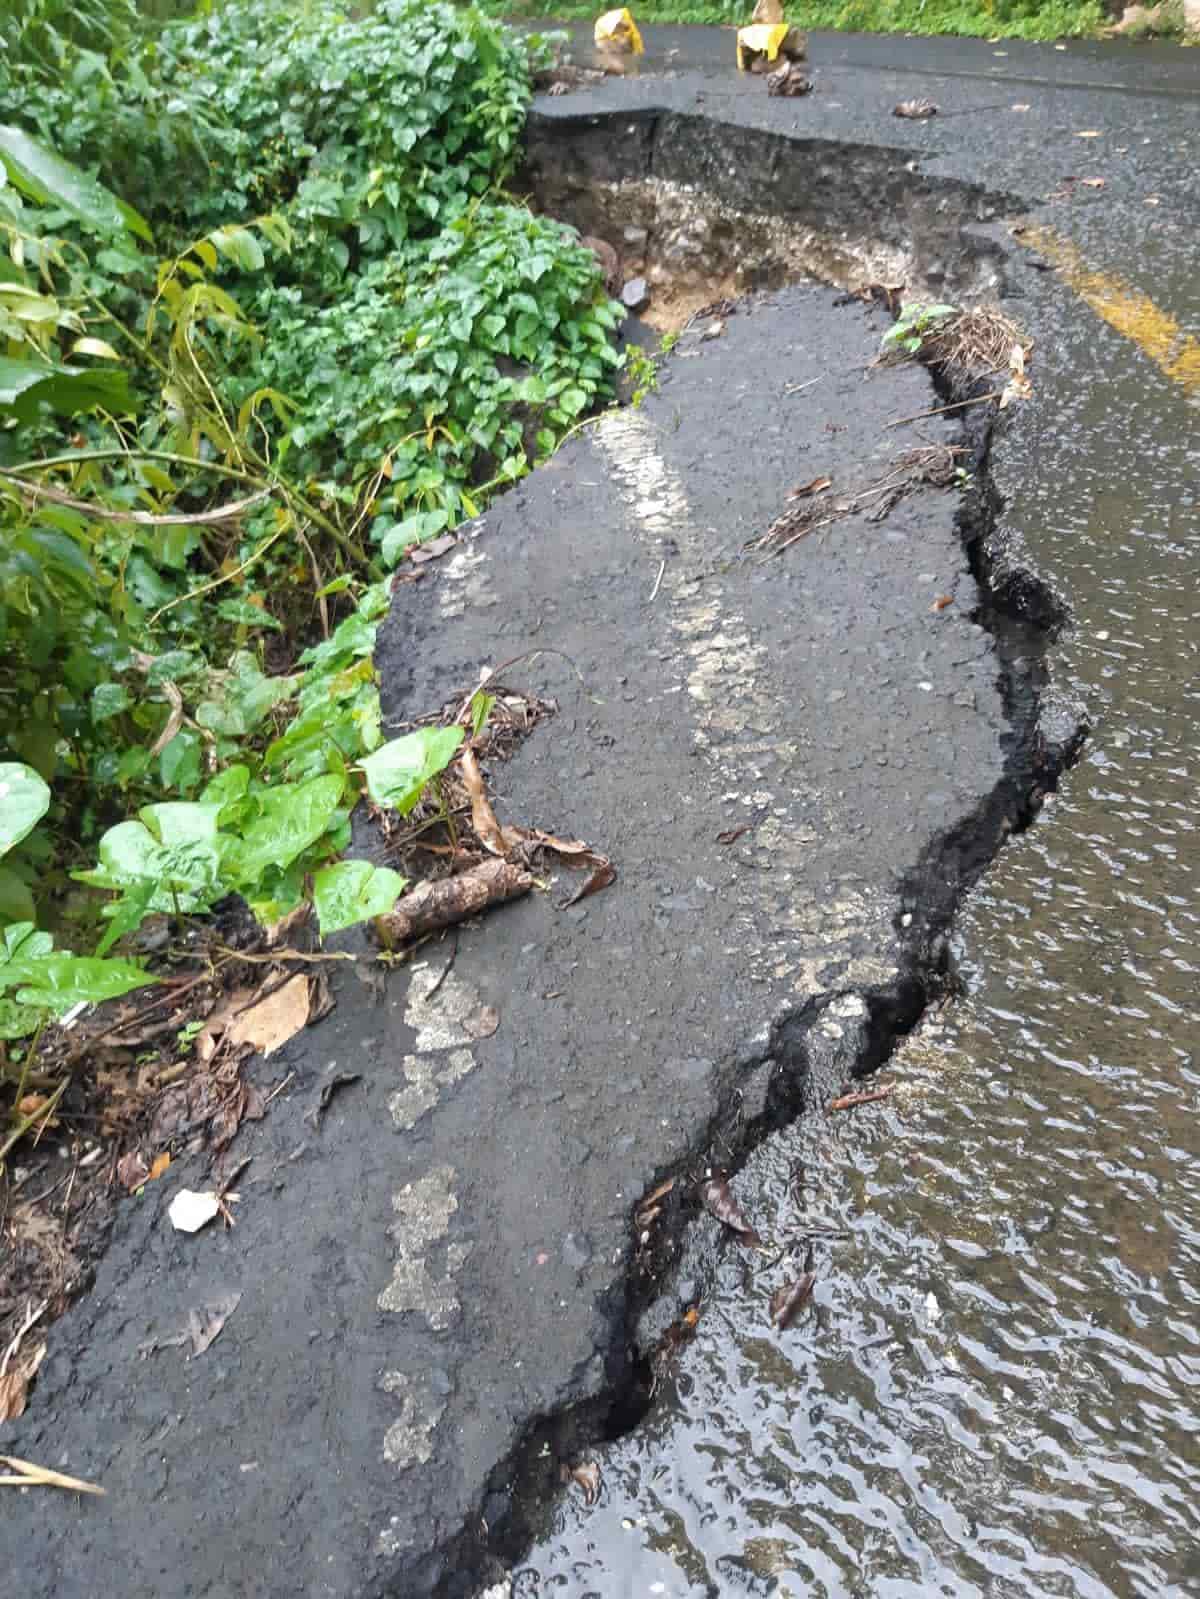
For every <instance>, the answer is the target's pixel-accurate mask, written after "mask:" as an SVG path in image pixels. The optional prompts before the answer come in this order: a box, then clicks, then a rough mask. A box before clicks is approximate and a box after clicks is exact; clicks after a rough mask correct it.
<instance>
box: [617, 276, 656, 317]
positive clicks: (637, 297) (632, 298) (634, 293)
mask: <svg viewBox="0 0 1200 1599" xmlns="http://www.w3.org/2000/svg"><path fill="white" fill-rule="evenodd" d="M621 300H622V303H623V304H624V305H626V306H628V308H629V310H631V311H641V310H643V309H644V307H645V306H647V305H648V304H649V303H650V291H649V289H648V288H647V287H646V280H645V278H630V279H629V281H628V283H626V285H625V287H624V288H623V289H622V290H621Z"/></svg>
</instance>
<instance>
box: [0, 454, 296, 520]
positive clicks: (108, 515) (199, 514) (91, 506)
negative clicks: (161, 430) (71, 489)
mask: <svg viewBox="0 0 1200 1599" xmlns="http://www.w3.org/2000/svg"><path fill="white" fill-rule="evenodd" d="M0 477H3V478H7V479H8V480H9V482H11V483H15V484H17V486H18V487H19V488H21V489H24V491H25V492H26V493H27V494H28V495H30V497H31V498H33V499H35V500H36V499H38V498H39V497H40V498H44V499H47V500H52V501H53V502H54V504H55V505H65V506H67V507H68V508H69V509H70V510H72V511H82V512H84V513H85V515H87V516H95V517H99V518H101V519H103V520H104V521H106V522H137V523H138V524H139V525H140V526H142V527H197V526H199V525H200V524H201V523H205V524H207V523H211V522H228V521H230V520H232V518H233V517H235V516H241V514H242V512H243V511H249V510H250V509H251V508H252V507H253V506H255V505H261V504H262V502H263V501H264V500H269V499H270V498H271V494H272V492H273V491H272V490H271V489H269V488H268V489H260V490H259V492H258V493H257V494H251V495H249V496H248V497H247V498H246V499H244V500H233V501H232V502H231V503H230V504H229V505H218V506H216V507H215V508H214V509H213V510H211V511H195V512H191V513H188V512H185V511H178V512H167V513H166V514H165V515H156V514H154V513H152V512H150V511H110V510H107V509H106V508H105V507H104V506H101V505H96V504H95V503H94V502H93V501H91V500H77V499H76V498H75V496H74V495H73V494H64V493H63V491H62V489H55V488H51V486H50V485H49V484H48V483H31V482H29V480H28V479H27V478H22V477H18V476H17V474H16V473H15V472H9V471H8V470H6V469H5V468H4V467H0Z"/></svg>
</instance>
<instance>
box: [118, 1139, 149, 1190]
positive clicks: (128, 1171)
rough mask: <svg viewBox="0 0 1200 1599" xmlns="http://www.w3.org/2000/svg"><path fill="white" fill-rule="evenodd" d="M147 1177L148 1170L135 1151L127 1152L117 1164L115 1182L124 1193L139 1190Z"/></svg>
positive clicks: (138, 1153)
mask: <svg viewBox="0 0 1200 1599" xmlns="http://www.w3.org/2000/svg"><path fill="white" fill-rule="evenodd" d="M149 1175H150V1168H149V1166H147V1165H146V1162H145V1161H144V1160H143V1158H142V1156H141V1154H140V1152H139V1151H138V1150H136V1149H130V1150H128V1151H127V1152H126V1153H125V1154H124V1155H122V1156H121V1158H120V1160H119V1161H118V1162H117V1181H118V1182H119V1183H120V1185H121V1187H122V1188H123V1189H124V1190H125V1192H126V1193H129V1194H131V1193H132V1192H133V1190H134V1189H135V1188H140V1187H141V1186H142V1184H143V1183H144V1182H145V1181H146V1179H147V1177H149Z"/></svg>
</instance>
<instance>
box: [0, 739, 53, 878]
mask: <svg viewBox="0 0 1200 1599" xmlns="http://www.w3.org/2000/svg"><path fill="white" fill-rule="evenodd" d="M49 809H50V790H49V788H48V787H47V785H46V784H45V783H44V782H43V781H42V779H41V778H40V777H39V776H38V774H37V773H36V772H35V771H34V769H33V767H32V766H26V765H25V764H24V762H22V761H3V762H0V855H7V854H8V852H9V850H10V849H12V847H13V845H14V844H19V843H20V842H21V840H22V839H23V838H25V837H26V836H27V835H28V834H29V833H32V831H33V829H34V828H35V827H36V826H37V824H38V823H39V822H40V821H41V819H42V817H43V816H45V814H46V812H47V811H48V810H49Z"/></svg>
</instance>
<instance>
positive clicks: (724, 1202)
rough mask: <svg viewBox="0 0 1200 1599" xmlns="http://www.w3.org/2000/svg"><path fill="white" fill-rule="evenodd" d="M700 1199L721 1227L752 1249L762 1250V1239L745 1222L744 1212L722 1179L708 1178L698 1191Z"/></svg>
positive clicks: (727, 1184)
mask: <svg viewBox="0 0 1200 1599" xmlns="http://www.w3.org/2000/svg"><path fill="white" fill-rule="evenodd" d="M700 1198H701V1201H702V1202H703V1205H704V1208H705V1210H706V1211H708V1213H709V1215H710V1216H715V1217H716V1219H717V1220H718V1221H719V1222H720V1223H721V1225H722V1226H723V1227H728V1228H729V1230H730V1232H733V1233H736V1234H737V1235H738V1237H739V1238H740V1239H741V1240H742V1242H743V1243H745V1244H749V1245H750V1246H751V1248H752V1249H761V1248H762V1239H761V1238H760V1237H759V1236H758V1233H757V1232H755V1230H754V1228H753V1227H751V1225H750V1223H749V1222H748V1221H747V1220H746V1216H745V1212H744V1211H743V1210H742V1208H741V1206H740V1205H739V1204H738V1202H737V1200H736V1199H735V1198H734V1197H733V1195H732V1193H731V1192H730V1190H729V1182H728V1180H727V1179H726V1178H724V1177H710V1178H709V1180H708V1182H706V1183H705V1184H704V1186H703V1188H701V1190H700Z"/></svg>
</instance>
